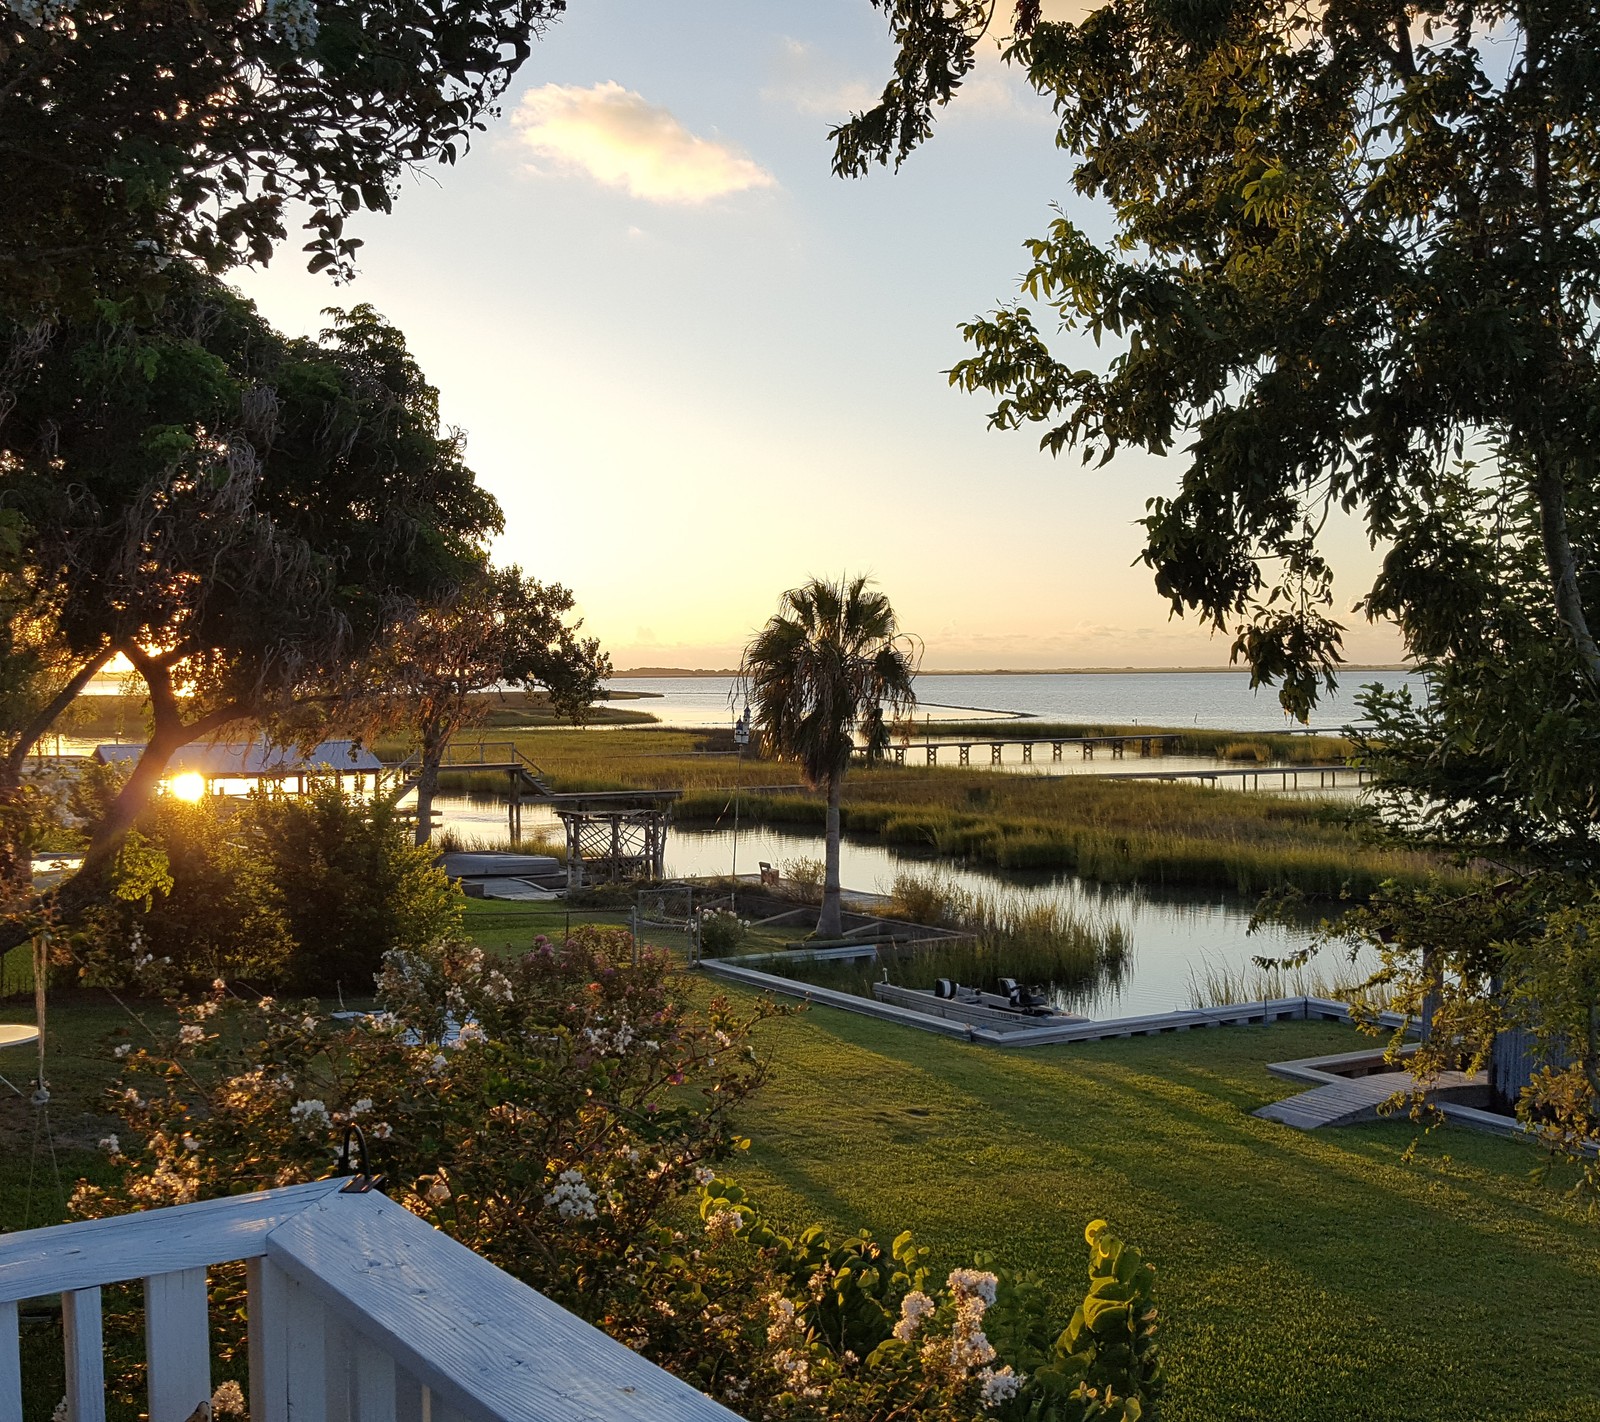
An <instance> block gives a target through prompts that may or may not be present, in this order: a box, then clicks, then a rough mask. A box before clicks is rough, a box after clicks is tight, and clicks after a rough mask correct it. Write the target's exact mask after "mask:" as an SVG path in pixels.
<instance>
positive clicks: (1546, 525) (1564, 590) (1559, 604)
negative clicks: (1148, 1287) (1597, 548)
mask: <svg viewBox="0 0 1600 1422" xmlns="http://www.w3.org/2000/svg"><path fill="white" fill-rule="evenodd" d="M1533 492H1534V497H1535V498H1537V499H1538V501H1539V537H1540V539H1541V541H1542V542H1543V544H1544V559H1545V566H1546V567H1547V568H1548V569H1549V571H1550V582H1551V585H1552V588H1553V590H1554V593H1555V601H1556V611H1557V612H1558V613H1559V614H1560V616H1561V620H1562V621H1563V622H1565V623H1566V624H1567V627H1568V628H1569V629H1570V631H1571V632H1572V642H1573V646H1574V647H1575V648H1576V649H1577V653H1578V660H1579V661H1580V662H1581V663H1582V664H1583V669H1584V671H1585V672H1587V673H1588V676H1589V680H1590V682H1591V683H1592V684H1593V685H1594V686H1596V687H1600V647H1597V646H1596V645H1595V640H1594V634H1593V633H1592V632H1591V631H1590V630H1589V619H1588V617H1587V616H1586V615H1585V613H1584V608H1583V593H1582V591H1581V590H1580V588H1579V587H1578V560H1577V558H1576V557H1575V556H1574V554H1573V552H1572V541H1571V539H1570V537H1569V536H1568V533H1567V494H1566V487H1565V485H1564V484H1563V482H1562V478H1561V468H1560V465H1559V463H1558V462H1557V461H1556V460H1555V459H1554V458H1553V457H1552V456H1551V455H1549V454H1540V455H1538V456H1537V457H1536V459H1535V462H1534V479H1533Z"/></svg>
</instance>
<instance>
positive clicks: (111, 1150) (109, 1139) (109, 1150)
mask: <svg viewBox="0 0 1600 1422" xmlns="http://www.w3.org/2000/svg"><path fill="white" fill-rule="evenodd" d="M100 1149H101V1150H103V1151H104V1152H105V1153H106V1154H107V1155H109V1156H110V1157H111V1158H112V1159H113V1160H115V1159H116V1158H117V1157H118V1156H119V1155H121V1154H122V1142H121V1141H119V1140H118V1139H117V1138H116V1137H115V1136H101V1137H100Z"/></svg>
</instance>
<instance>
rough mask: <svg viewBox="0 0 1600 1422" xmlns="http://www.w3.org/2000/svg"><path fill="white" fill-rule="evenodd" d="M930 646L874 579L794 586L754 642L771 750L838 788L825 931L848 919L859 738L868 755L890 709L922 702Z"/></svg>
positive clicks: (750, 670)
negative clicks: (852, 790) (842, 810)
mask: <svg viewBox="0 0 1600 1422" xmlns="http://www.w3.org/2000/svg"><path fill="white" fill-rule="evenodd" d="M919 650H920V647H919V644H917V643H916V642H915V641H914V640H913V639H912V638H909V637H906V636H903V635H902V634H901V632H900V629H899V626H898V624H897V623H896V621H895V615H894V609H893V608H892V607H890V606H889V599H888V598H887V597H885V596H884V595H883V593H881V592H880V591H878V589H876V588H874V587H871V586H870V585H869V583H868V580H867V579H866V578H865V577H860V578H844V577H841V578H840V579H839V581H838V582H837V583H831V582H825V581H823V580H822V579H820V578H812V579H811V580H810V581H809V582H808V583H806V584H805V586H804V587H798V588H790V589H789V591H788V592H786V593H784V595H783V597H782V598H781V599H780V600H779V603H778V611H777V612H776V613H775V614H774V615H773V617H772V619H771V620H770V621H769V622H768V623H767V625H766V626H765V627H763V628H762V629H761V631H760V632H758V633H757V634H756V637H755V640H754V641H753V642H751V643H750V645H749V646H748V647H746V648H745V653H744V662H743V664H742V665H741V666H740V669H739V676H740V681H741V682H742V683H743V686H744V690H745V694H746V696H748V697H749V699H750V704H751V709H752V712H753V720H754V723H755V725H756V727H757V728H758V729H759V731H760V733H761V736H762V740H763V742H764V743H765V745H766V747H767V749H768V751H769V752H770V753H772V754H774V755H776V756H777V757H778V759H780V760H788V761H794V762H796V763H797V764H798V765H799V766H800V773H801V774H802V775H803V776H804V777H805V782H806V784H807V785H809V786H811V787H812V788H813V789H817V788H819V787H820V788H825V789H826V790H827V792H828V841H827V842H828V848H827V859H826V869H827V872H826V874H825V875H824V880H823V888H822V913H821V915H820V917H819V918H818V919H817V936H818V937H821V938H836V937H838V936H839V934H840V933H841V932H842V926H841V924H840V921H839V787H840V784H841V782H842V781H843V780H844V773H845V770H846V769H847V768H848V767H849V764H850V756H851V753H852V751H854V750H855V748H856V746H857V743H858V739H859V743H860V744H861V746H862V747H863V748H864V749H865V752H866V756H867V759H868V760H874V759H876V758H877V757H878V756H880V755H881V754H882V753H883V750H884V748H885V747H886V746H887V745H888V743H889V716H890V714H900V713H903V712H905V711H908V710H909V709H910V708H911V707H912V706H914V705H915V704H916V693H915V692H914V691H913V690H912V685H911V681H912V677H913V676H914V675H915V674H916V662H917V654H918V652H919Z"/></svg>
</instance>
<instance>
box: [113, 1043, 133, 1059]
mask: <svg viewBox="0 0 1600 1422" xmlns="http://www.w3.org/2000/svg"><path fill="white" fill-rule="evenodd" d="M132 1050H133V1043H132V1042H123V1043H121V1044H120V1045H119V1046H118V1047H117V1050H116V1052H115V1055H116V1056H119V1057H125V1056H127V1055H128V1053H129V1052H131V1051H132Z"/></svg>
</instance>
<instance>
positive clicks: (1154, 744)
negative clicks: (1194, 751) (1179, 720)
mask: <svg viewBox="0 0 1600 1422" xmlns="http://www.w3.org/2000/svg"><path fill="white" fill-rule="evenodd" d="M1182 739H1183V737H1182V736H1181V735H1148V736H1144V735H1128V736H1042V737H1041V736H997V737H984V738H982V739H978V740H963V741H936V740H925V741H902V742H901V743H900V744H899V745H893V746H890V747H889V748H888V749H887V750H886V751H885V752H884V754H885V755H886V756H887V757H888V758H889V759H890V760H892V761H893V762H894V763H895V764H896V765H904V764H905V763H906V756H907V755H908V754H911V753H912V752H915V751H921V752H922V754H923V757H924V762H923V763H924V764H927V765H937V764H938V763H939V753H940V752H941V751H948V750H953V751H954V752H955V753H956V763H957V764H958V765H971V764H972V752H973V748H974V747H976V746H987V747H988V748H989V764H990V765H1000V764H1002V763H1003V759H1004V755H1005V748H1006V747H1007V746H1021V747H1022V760H1023V764H1025V765H1026V764H1030V763H1031V762H1032V760H1033V752H1034V748H1035V747H1036V746H1049V747H1050V759H1051V760H1060V759H1061V758H1062V757H1063V755H1065V753H1066V748H1067V747H1068V746H1076V747H1077V748H1078V749H1079V751H1080V753H1081V754H1082V757H1083V759H1084V760H1093V759H1094V756H1095V752H1096V751H1097V750H1104V751H1109V752H1110V754H1111V758H1112V759H1113V760H1122V759H1123V758H1125V757H1126V755H1127V753H1128V748H1129V747H1130V746H1132V747H1133V748H1134V749H1135V751H1136V752H1137V753H1138V754H1139V755H1140V756H1145V757H1148V756H1152V755H1154V754H1155V753H1156V752H1157V751H1158V750H1165V749H1167V748H1168V747H1169V746H1176V745H1178V744H1179V743H1180V742H1181V741H1182ZM856 754H857V755H860V756H862V757H865V755H866V751H865V749H858V750H857V752H856Z"/></svg>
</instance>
